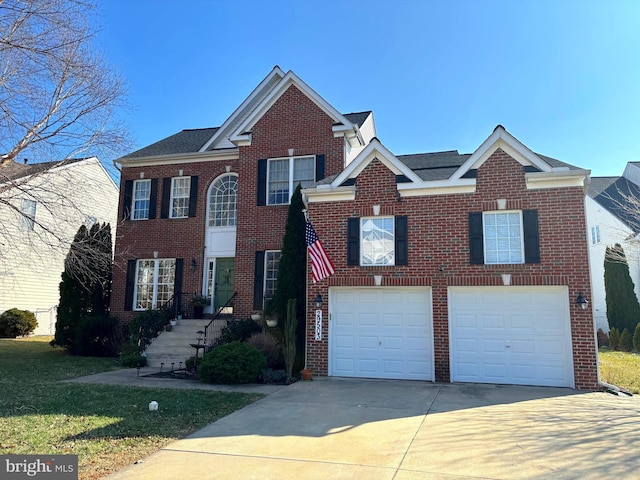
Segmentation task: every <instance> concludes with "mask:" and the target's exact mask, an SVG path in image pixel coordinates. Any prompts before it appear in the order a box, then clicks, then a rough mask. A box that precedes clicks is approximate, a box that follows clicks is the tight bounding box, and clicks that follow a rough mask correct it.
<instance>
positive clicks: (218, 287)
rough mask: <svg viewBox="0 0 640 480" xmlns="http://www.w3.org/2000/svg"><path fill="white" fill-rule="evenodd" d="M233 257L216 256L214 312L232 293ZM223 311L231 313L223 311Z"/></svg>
mask: <svg viewBox="0 0 640 480" xmlns="http://www.w3.org/2000/svg"><path fill="white" fill-rule="evenodd" d="M234 266H235V258H217V259H216V274H215V285H214V291H213V309H214V312H216V311H218V308H220V307H222V306H223V305H224V304H225V303H227V301H229V299H230V298H231V296H232V295H233V284H234ZM224 313H231V311H229V312H224Z"/></svg>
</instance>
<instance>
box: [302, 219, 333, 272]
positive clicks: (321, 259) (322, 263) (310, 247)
mask: <svg viewBox="0 0 640 480" xmlns="http://www.w3.org/2000/svg"><path fill="white" fill-rule="evenodd" d="M305 238H306V240H307V251H308V252H309V257H311V273H312V274H313V283H316V282H319V281H320V280H322V279H324V278H327V277H328V276H330V275H333V274H334V272H335V269H334V268H333V264H332V263H331V260H329V257H327V252H325V250H324V247H323V246H322V242H320V239H319V238H318V235H317V234H316V231H315V230H314V229H313V225H311V222H309V221H308V222H307V226H306V228H305Z"/></svg>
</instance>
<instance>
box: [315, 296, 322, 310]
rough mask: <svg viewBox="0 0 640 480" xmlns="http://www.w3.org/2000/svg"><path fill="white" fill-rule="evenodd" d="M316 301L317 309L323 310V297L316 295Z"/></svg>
mask: <svg viewBox="0 0 640 480" xmlns="http://www.w3.org/2000/svg"><path fill="white" fill-rule="evenodd" d="M315 301H316V308H322V303H323V300H322V295H320V294H318V295H316V300H315Z"/></svg>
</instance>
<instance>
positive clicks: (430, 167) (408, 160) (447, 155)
mask: <svg viewBox="0 0 640 480" xmlns="http://www.w3.org/2000/svg"><path fill="white" fill-rule="evenodd" d="M470 156H471V154H462V155H461V154H460V153H458V151H457V150H449V151H446V152H435V153H416V154H413V155H398V156H397V158H398V160H400V161H401V162H402V163H404V164H405V165H406V166H407V167H409V168H410V169H411V170H413V171H414V172H415V173H416V175H418V176H419V177H420V178H421V179H422V180H427V181H431V180H446V179H447V178H449V177H450V176H451V175H453V173H454V172H455V171H456V170H457V169H458V168H459V167H460V165H462V164H463V163H464V162H465V161H466V160H467V159H468V158H469V157H470Z"/></svg>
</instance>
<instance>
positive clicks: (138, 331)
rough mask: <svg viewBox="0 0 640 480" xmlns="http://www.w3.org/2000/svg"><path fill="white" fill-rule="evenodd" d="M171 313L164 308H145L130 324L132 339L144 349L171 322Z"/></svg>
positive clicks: (140, 348)
mask: <svg viewBox="0 0 640 480" xmlns="http://www.w3.org/2000/svg"><path fill="white" fill-rule="evenodd" d="M170 318H171V313H170V312H166V311H164V310H145V311H144V312H142V313H139V314H138V315H136V316H135V317H133V320H131V323H130V324H129V331H130V332H131V340H132V341H133V342H134V343H137V345H138V348H139V350H140V351H143V350H144V349H145V348H147V346H148V345H149V344H150V343H151V342H152V340H153V339H154V338H156V337H157V336H158V334H159V333H160V332H162V330H164V326H165V325H166V324H168V323H169V320H170Z"/></svg>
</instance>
